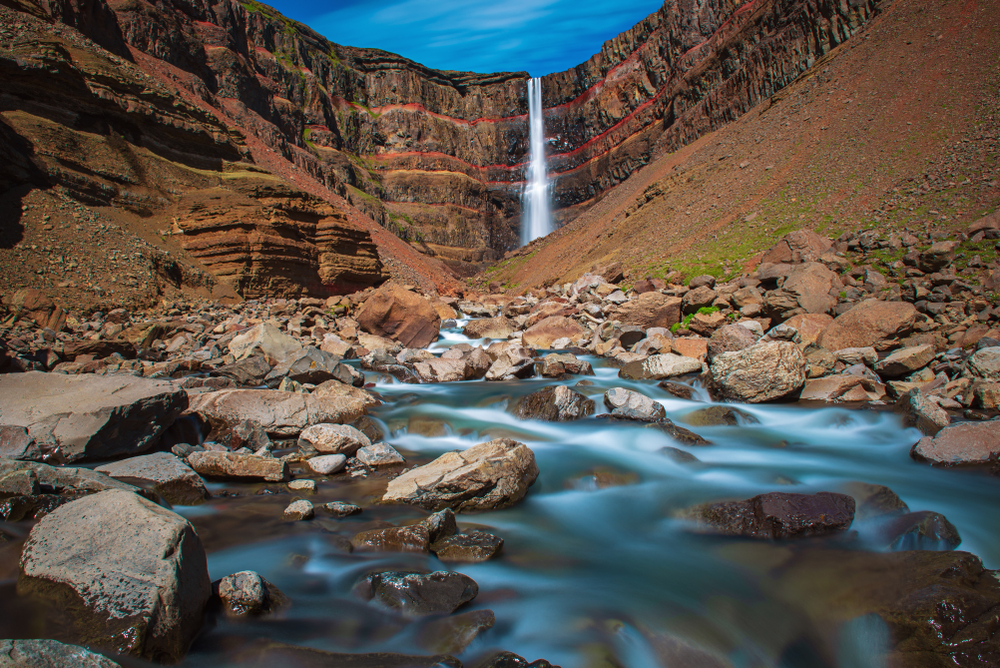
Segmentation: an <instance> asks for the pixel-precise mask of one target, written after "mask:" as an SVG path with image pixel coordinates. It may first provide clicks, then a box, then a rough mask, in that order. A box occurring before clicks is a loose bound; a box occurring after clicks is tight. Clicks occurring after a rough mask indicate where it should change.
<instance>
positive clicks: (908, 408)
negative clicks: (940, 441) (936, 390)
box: [895, 389, 951, 436]
mask: <svg viewBox="0 0 1000 668" xmlns="http://www.w3.org/2000/svg"><path fill="white" fill-rule="evenodd" d="M895 409H896V411H897V412H899V413H902V414H903V423H904V424H905V425H906V426H908V427H916V428H917V429H919V430H920V431H922V432H923V433H924V434H926V435H927V436H934V435H935V434H937V433H938V432H939V431H941V430H942V429H944V428H945V427H947V426H948V425H950V424H951V417H950V416H949V415H948V412H947V411H946V410H944V409H943V408H941V407H940V406H938V405H937V404H936V403H934V402H933V401H931V399H930V398H929V397H928V396H927V395H926V394H924V393H923V392H921V391H920V390H919V389H913V390H910V391H909V392H907V393H906V394H904V395H903V396H901V397H900V398H899V400H898V401H896V406H895Z"/></svg>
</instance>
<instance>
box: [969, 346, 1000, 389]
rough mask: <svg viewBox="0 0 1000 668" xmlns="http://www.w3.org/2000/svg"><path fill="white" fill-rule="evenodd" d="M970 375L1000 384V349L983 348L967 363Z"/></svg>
mask: <svg viewBox="0 0 1000 668" xmlns="http://www.w3.org/2000/svg"><path fill="white" fill-rule="evenodd" d="M965 364H966V371H967V373H968V375H970V376H972V377H973V378H982V379H983V380H990V381H994V382H1000V347H991V348H982V349H980V350H977V351H976V352H975V354H973V355H972V356H971V357H969V359H968V360H966V362H965Z"/></svg>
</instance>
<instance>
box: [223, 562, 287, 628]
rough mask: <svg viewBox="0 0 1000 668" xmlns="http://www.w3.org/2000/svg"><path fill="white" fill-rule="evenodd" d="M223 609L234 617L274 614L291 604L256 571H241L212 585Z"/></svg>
mask: <svg viewBox="0 0 1000 668" xmlns="http://www.w3.org/2000/svg"><path fill="white" fill-rule="evenodd" d="M212 589H213V592H214V593H215V595H216V596H217V597H218V598H219V601H220V602H221V603H222V609H223V610H225V612H226V614H227V615H229V616H232V617H244V616H248V615H249V616H256V615H262V614H267V613H269V612H274V611H276V610H277V609H278V608H281V607H284V606H285V605H287V604H288V603H289V599H288V597H287V596H285V595H284V594H283V593H282V592H281V590H280V589H278V588H277V587H275V586H274V585H273V584H271V583H270V582H268V581H267V580H265V579H264V578H263V577H261V576H260V574H259V573H257V572H255V571H240V572H239V573H233V574H232V575H227V576H226V577H224V578H222V579H221V580H217V581H215V582H213V583H212Z"/></svg>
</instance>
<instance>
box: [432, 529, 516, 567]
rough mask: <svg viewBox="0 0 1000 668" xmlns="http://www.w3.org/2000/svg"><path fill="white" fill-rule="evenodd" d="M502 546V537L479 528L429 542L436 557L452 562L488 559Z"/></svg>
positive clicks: (497, 552)
mask: <svg viewBox="0 0 1000 668" xmlns="http://www.w3.org/2000/svg"><path fill="white" fill-rule="evenodd" d="M502 548H503V538H501V537H500V536H496V535H494V534H492V533H490V532H489V531H482V530H480V529H473V530H471V531H467V532H465V533H460V534H455V535H453V536H447V537H445V538H442V539H441V540H438V541H436V542H434V543H431V552H433V553H434V554H436V555H437V558H438V559H440V560H441V561H444V562H453V563H474V562H479V561H488V560H489V559H492V558H493V557H495V556H497V555H498V554H499V553H500V550H501V549H502Z"/></svg>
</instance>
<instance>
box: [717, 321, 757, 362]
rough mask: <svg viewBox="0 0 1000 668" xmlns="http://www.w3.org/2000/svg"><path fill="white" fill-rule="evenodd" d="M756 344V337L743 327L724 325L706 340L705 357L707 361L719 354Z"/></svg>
mask: <svg viewBox="0 0 1000 668" xmlns="http://www.w3.org/2000/svg"><path fill="white" fill-rule="evenodd" d="M755 343H757V335H756V334H754V333H753V332H751V331H750V330H749V329H747V328H746V327H744V326H743V325H740V324H736V325H724V326H722V327H720V328H719V329H717V330H715V331H714V332H712V337H711V338H710V339H709V340H708V347H707V357H706V359H708V360H709V361H711V360H712V358H714V357H715V356H716V355H719V354H721V353H731V352H734V351H737V350H743V349H744V348H749V347H750V346H752V345H754V344H755Z"/></svg>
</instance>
